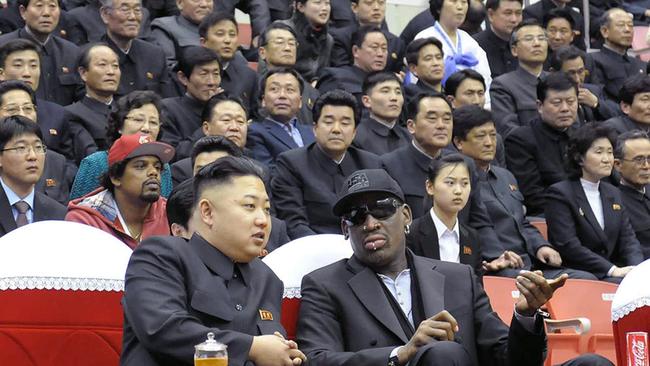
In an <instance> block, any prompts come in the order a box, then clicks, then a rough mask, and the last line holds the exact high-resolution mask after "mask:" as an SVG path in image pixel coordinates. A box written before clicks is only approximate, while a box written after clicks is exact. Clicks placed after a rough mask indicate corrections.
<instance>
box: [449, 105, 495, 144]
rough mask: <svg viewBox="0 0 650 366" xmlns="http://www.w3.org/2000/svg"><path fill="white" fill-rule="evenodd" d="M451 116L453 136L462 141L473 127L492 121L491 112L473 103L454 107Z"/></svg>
mask: <svg viewBox="0 0 650 366" xmlns="http://www.w3.org/2000/svg"><path fill="white" fill-rule="evenodd" d="M453 116H454V134H453V137H454V138H456V137H458V138H459V139H460V140H462V141H464V140H466V139H467V134H468V133H469V131H471V130H472V129H473V128H476V127H478V126H482V125H484V124H486V123H488V122H492V123H494V119H493V118H492V112H490V111H488V110H486V109H483V108H481V107H479V106H477V105H473V104H470V105H464V106H462V107H459V108H456V109H455V110H454V112H453Z"/></svg>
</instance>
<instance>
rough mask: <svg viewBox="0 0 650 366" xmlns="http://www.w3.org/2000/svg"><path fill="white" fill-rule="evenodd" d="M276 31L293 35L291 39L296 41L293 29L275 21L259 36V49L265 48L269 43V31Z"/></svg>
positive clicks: (296, 37) (296, 36)
mask: <svg viewBox="0 0 650 366" xmlns="http://www.w3.org/2000/svg"><path fill="white" fill-rule="evenodd" d="M276 29H282V30H286V31H287V32H289V33H291V34H292V35H293V38H295V39H298V35H296V31H295V30H293V28H291V27H290V26H288V25H286V24H284V23H281V22H280V21H279V20H276V21H275V22H273V23H271V24H269V26H268V27H266V29H264V32H262V34H261V35H260V42H259V43H260V47H266V44H267V43H268V42H269V35H270V34H271V31H274V30H276Z"/></svg>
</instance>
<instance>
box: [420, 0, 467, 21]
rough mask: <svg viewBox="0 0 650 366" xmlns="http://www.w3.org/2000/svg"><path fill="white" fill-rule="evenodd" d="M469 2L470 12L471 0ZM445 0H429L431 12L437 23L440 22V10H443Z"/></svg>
mask: <svg viewBox="0 0 650 366" xmlns="http://www.w3.org/2000/svg"><path fill="white" fill-rule="evenodd" d="M465 1H467V11H468V12H469V0H465ZM444 2H445V0H429V12H430V13H431V15H433V19H435V20H436V21H439V20H440V9H442V4H443V3H444Z"/></svg>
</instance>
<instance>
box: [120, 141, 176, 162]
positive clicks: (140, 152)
mask: <svg viewBox="0 0 650 366" xmlns="http://www.w3.org/2000/svg"><path fill="white" fill-rule="evenodd" d="M147 155H152V156H156V157H157V158H158V159H160V161H161V162H162V163H163V164H164V163H169V162H170V161H171V160H172V159H173V158H174V148H173V147H171V146H170V145H167V144H165V143H162V142H155V141H154V142H147V143H146V144H142V145H140V146H139V147H138V148H137V149H135V150H133V151H132V152H131V153H130V154H129V155H127V156H126V158H125V159H131V158H136V157H138V156H147Z"/></svg>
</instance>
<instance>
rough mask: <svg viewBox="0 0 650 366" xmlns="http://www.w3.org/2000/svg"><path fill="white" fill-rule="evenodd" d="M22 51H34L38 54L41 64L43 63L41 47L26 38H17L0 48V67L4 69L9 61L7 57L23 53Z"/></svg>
mask: <svg viewBox="0 0 650 366" xmlns="http://www.w3.org/2000/svg"><path fill="white" fill-rule="evenodd" d="M21 51H34V52H36V53H37V54H38V59H39V64H40V63H41V62H40V60H41V46H39V45H37V44H36V43H34V42H32V41H30V40H28V39H24V38H16V39H12V40H10V41H7V43H5V44H3V45H2V46H0V67H2V68H4V67H5V62H6V61H7V57H9V56H10V55H11V54H12V53H14V52H21Z"/></svg>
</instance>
